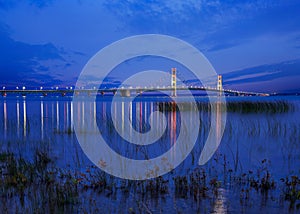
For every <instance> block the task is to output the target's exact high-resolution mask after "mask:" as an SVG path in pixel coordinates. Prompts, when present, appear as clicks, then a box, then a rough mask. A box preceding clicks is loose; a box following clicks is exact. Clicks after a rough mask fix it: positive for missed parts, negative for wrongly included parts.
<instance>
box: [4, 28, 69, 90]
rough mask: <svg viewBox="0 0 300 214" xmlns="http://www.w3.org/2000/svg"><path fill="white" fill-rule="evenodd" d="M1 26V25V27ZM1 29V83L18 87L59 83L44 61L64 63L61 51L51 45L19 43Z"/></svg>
mask: <svg viewBox="0 0 300 214" xmlns="http://www.w3.org/2000/svg"><path fill="white" fill-rule="evenodd" d="M0 26H1V25H0ZM4 29H5V27H3V25H2V27H0V77H1V78H0V83H1V84H5V85H16V84H19V83H28V84H29V83H30V84H31V85H34V84H39V83H41V82H43V83H44V84H52V83H53V82H57V83H59V82H60V81H58V79H56V78H55V76H54V75H53V74H51V73H50V70H49V67H48V66H45V65H43V62H44V61H52V62H53V63H55V62H60V63H61V62H64V58H63V57H62V56H61V55H60V52H59V50H58V49H57V48H56V47H55V46H54V45H53V44H51V43H47V44H41V45H31V44H26V43H23V42H18V41H15V40H13V39H11V38H10V37H9V34H8V33H7V32H6V31H4Z"/></svg>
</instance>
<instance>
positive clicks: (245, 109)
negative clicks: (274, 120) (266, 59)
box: [156, 101, 295, 114]
mask: <svg viewBox="0 0 300 214" xmlns="http://www.w3.org/2000/svg"><path fill="white" fill-rule="evenodd" d="M156 104H157V105H158V107H159V110H160V111H178V110H179V108H178V107H175V106H174V103H172V102H159V103H156ZM177 105H180V106H181V109H182V110H183V111H190V110H191V108H192V105H191V104H190V103H185V102H178V103H177ZM196 105H197V107H198V109H199V111H204V112H208V111H211V109H212V108H214V106H215V105H220V110H221V111H227V112H236V113H243V114H247V113H271V114H275V113H287V112H291V111H294V110H295V106H294V105H293V104H292V103H289V102H287V101H227V102H226V106H225V104H224V103H217V102H215V103H214V102H213V103H212V104H210V103H207V102H197V103H196ZM225 107H226V108H225Z"/></svg>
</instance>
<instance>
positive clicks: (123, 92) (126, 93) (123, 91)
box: [120, 89, 130, 97]
mask: <svg viewBox="0 0 300 214" xmlns="http://www.w3.org/2000/svg"><path fill="white" fill-rule="evenodd" d="M120 94H121V96H122V97H130V90H128V89H121V90H120Z"/></svg>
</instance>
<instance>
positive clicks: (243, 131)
mask: <svg viewBox="0 0 300 214" xmlns="http://www.w3.org/2000/svg"><path fill="white" fill-rule="evenodd" d="M178 100H179V101H180V102H182V103H185V102H186V100H185V98H178ZM197 101H199V102H201V103H207V102H208V100H207V98H205V97H198V98H197ZM280 101H284V102H285V103H287V104H288V105H289V106H290V108H289V109H287V110H286V109H284V110H282V111H278V112H276V111H275V112H274V111H270V108H271V107H270V106H269V105H265V106H263V107H260V108H261V109H262V110H261V111H247V112H245V111H240V110H239V109H238V108H237V109H235V108H232V109H229V111H228V112H227V121H226V126H225V130H224V135H223V137H222V141H221V144H220V146H219V148H218V150H217V152H216V153H215V154H214V155H213V157H212V159H210V160H209V162H207V163H206V164H205V165H204V166H199V165H198V159H199V156H200V153H201V151H202V149H203V147H204V143H205V140H206V139H207V137H208V130H209V128H210V125H214V127H215V128H216V130H217V131H216V133H217V134H218V133H219V134H221V133H222V132H218V130H220V129H221V126H220V124H219V123H220V122H221V121H217V122H215V123H212V122H211V121H210V119H211V117H212V115H211V114H210V111H207V110H205V108H203V109H202V110H201V111H200V115H199V118H197V117H195V116H194V115H193V113H192V110H191V109H190V110H189V107H190V106H189V105H188V104H184V105H185V106H184V109H185V110H184V111H182V112H181V113H179V111H176V110H174V109H173V110H172V109H170V108H169V104H167V105H166V104H165V103H170V99H169V98H162V97H144V98H143V97H142V98H138V99H136V100H134V102H132V103H129V102H127V100H126V98H118V100H117V102H116V103H114V104H113V106H112V104H111V97H98V99H97V101H93V100H90V99H89V98H84V97H82V98H81V99H80V101H79V102H76V103H74V102H73V101H72V98H71V97H30V96H27V97H26V98H24V97H17V98H16V97H6V98H0V121H1V123H0V130H1V131H0V142H1V151H2V152H7V151H9V152H12V153H14V154H15V155H16V156H17V157H23V158H24V159H26V160H28V161H29V162H32V161H33V160H34V156H35V153H36V151H45V152H47V154H48V155H49V157H50V158H51V160H53V162H54V165H55V167H57V168H60V169H63V170H70V171H72V173H77V172H81V173H85V172H86V170H87V168H90V167H92V166H94V164H93V163H92V162H91V161H90V160H89V158H88V157H87V156H86V155H85V154H84V152H83V150H82V149H81V147H80V145H79V143H78V140H77V137H76V134H75V132H74V129H73V127H74V124H76V126H77V128H78V130H79V131H80V130H81V131H82V132H83V133H82V134H83V135H85V136H86V137H90V136H92V135H93V133H92V131H91V132H87V129H86V127H90V126H91V125H94V127H97V129H98V130H99V131H100V133H101V135H102V136H103V138H104V140H105V141H106V142H107V143H108V145H109V146H110V148H111V149H113V150H114V151H116V152H117V153H118V154H120V155H122V156H125V157H128V158H134V159H138V160H144V159H151V158H155V157H158V156H159V155H160V154H163V153H165V152H167V151H169V150H172V147H173V146H174V143H175V142H176V138H177V137H178V134H179V132H180V129H181V128H186V127H188V128H191V127H193V124H195V123H196V122H197V121H199V120H200V129H199V135H198V138H197V141H196V144H195V146H194V148H193V149H192V151H191V153H190V154H189V155H188V157H187V158H186V159H185V160H184V162H183V163H181V164H180V165H179V166H178V167H177V168H176V169H174V170H172V171H171V172H170V173H168V174H166V175H164V176H163V177H162V179H164V180H166V181H168V188H169V189H168V192H167V193H165V194H162V195H159V194H155V195H153V194H152V195H151V194H150V195H149V194H146V195H141V194H140V193H139V192H138V191H136V189H134V188H132V189H128V192H122V191H117V190H115V191H116V192H117V193H114V194H112V195H113V196H107V195H106V194H100V196H99V195H98V194H97V193H95V192H94V191H92V190H87V191H81V192H80V193H79V199H80V203H79V204H76V205H73V206H74V207H75V208H74V209H81V210H86V211H95V210H97V209H100V210H103V209H104V210H108V211H110V212H121V211H124V210H126V212H131V211H135V212H139V211H141V212H147V210H148V209H149V210H148V211H151V212H154V213H158V212H161V211H169V212H174V213H178V212H181V211H182V212H183V211H189V212H199V211H201V212H215V213H225V212H238V213H239V212H242V211H247V212H256V211H262V210H264V211H267V212H279V211H281V212H288V211H290V209H289V201H286V200H284V199H283V198H282V191H281V190H282V189H280V186H281V184H282V183H280V179H282V178H286V177H290V176H294V175H295V176H299V175H300V168H299V165H300V155H299V154H300V145H299V142H300V131H299V130H300V129H299V128H300V122H299V116H300V112H299V110H300V108H299V106H300V98H299V97H228V98H227V102H231V103H243V102H250V103H274V102H280ZM275 108H277V109H280V105H278V106H277V107H276V106H275ZM155 110H159V111H160V112H162V113H163V115H162V114H157V115H156V116H157V118H156V120H155V122H154V124H153V125H152V127H151V126H150V122H149V120H148V118H149V116H150V114H151V112H153V111H155ZM217 111H218V116H217V118H219V119H217V120H222V119H223V117H222V116H224V114H225V113H224V111H222V108H220V109H219V110H217ZM112 113H113V114H112ZM113 117H116V118H113ZM162 117H165V119H166V131H165V132H163V133H162V136H161V137H160V138H159V139H157V140H155V143H154V144H151V145H148V146H142V145H133V144H132V143H129V142H128V141H126V140H124V139H123V138H122V137H121V136H122V135H124V134H126V133H127V134H128V133H129V132H130V133H129V136H131V134H132V133H131V131H132V130H131V129H130V127H129V124H128V121H127V119H129V121H131V124H132V126H133V130H135V131H137V132H141V133H147V132H149V131H151V129H154V132H153V133H157V132H159V131H160V130H162V129H163V123H162V122H161V121H162V120H163V118H162ZM91 118H96V119H95V120H94V119H92V120H91ZM182 118H188V120H187V124H184V125H182V126H183V127H181V125H180V122H181V120H182ZM113 119H115V121H116V124H115V125H114V124H113ZM116 126H117V127H119V128H118V129H119V130H118V131H117V130H116V129H115V127H116ZM145 136H146V137H145V139H141V140H144V141H148V140H150V141H151V139H150V138H152V137H153V136H150V137H149V135H148V136H147V135H145ZM184 137H185V138H186V140H187V141H189V139H190V136H188V135H187V136H184ZM154 138H155V137H154ZM174 155H180V154H177V153H176V154H174ZM125 167H126V166H125ZM202 170H203V171H205V173H206V174H205V175H206V176H207V182H206V185H207V187H208V189H209V190H208V191H207V192H208V196H207V197H202V198H201V197H200V199H201V200H199V195H198V194H197V199H195V196H193V195H192V194H187V193H185V194H183V193H178V191H179V190H178V188H177V187H176V185H178V184H176V179H175V178H176V177H177V178H178V177H179V176H180V177H184V176H188V178H189V180H188V182H189V185H190V184H191V183H190V182H191V176H190V175H191V174H193V173H195V172H200V171H202ZM93 171H95V172H96V173H102V171H101V170H100V169H94V170H93ZM266 173H270V174H271V177H272V180H274V181H275V183H276V188H275V189H273V190H270V191H269V192H268V195H267V196H266V195H264V194H262V193H260V192H259V191H258V192H257V191H255V190H254V188H252V187H251V185H249V183H247V182H248V181H249V180H251V179H252V178H253V179H254V178H255V179H257V180H259V181H261V178H263V177H264V176H265V175H266ZM106 176H107V177H108V179H111V180H113V182H114V183H116V186H117V187H118V188H121V186H122V182H124V181H123V180H122V179H118V178H114V177H109V176H108V175H107V174H106ZM214 179H215V180H216V181H217V182H216V183H214ZM243 182H244V183H243ZM180 185H181V184H180ZM126 188H128V186H127V187H126ZM177 190H178V191H177ZM212 190H215V191H216V192H213V191H212ZM247 190H248V191H249V194H248V193H247ZM148 192H149V191H148ZM182 194H183V195H182ZM247 194H248V195H247ZM88 197H89V198H91V199H92V202H91V200H90V201H89V202H87V200H85V199H86V198H88ZM17 204H18V203H17ZM11 206H12V207H16V206H18V205H11ZM20 206H21V205H20ZM24 206H25V207H26V206H27V208H28V207H29V208H30V197H28V198H27V203H25V205H24ZM21 207H22V206H21ZM90 207H94V208H90ZM121 207H123V209H124V210H123V209H122V208H121ZM29 208H28V209H29ZM72 209H73V208H72ZM89 209H90V210H89ZM73 211H74V210H73Z"/></svg>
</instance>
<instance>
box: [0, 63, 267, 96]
mask: <svg viewBox="0 0 300 214" xmlns="http://www.w3.org/2000/svg"><path fill="white" fill-rule="evenodd" d="M185 90H190V91H195V92H196V91H206V92H216V94H217V95H220V94H222V93H224V94H225V95H226V94H228V95H235V96H269V94H267V93H257V92H246V91H238V90H232V89H224V88H223V83H222V76H221V75H218V81H217V87H203V86H178V85H177V84H176V68H172V79H171V85H170V86H163V87H161V86H157V87H126V88H125V87H121V88H104V89H96V88H93V89H73V88H72V87H70V88H66V89H59V88H55V89H49V90H48V89H43V88H40V89H35V90H28V89H25V87H23V88H22V89H15V90H7V89H5V88H3V89H2V90H0V93H1V94H2V96H4V97H5V96H7V95H8V94H15V95H21V96H27V95H30V94H35V95H40V96H47V95H48V94H49V95H50V94H51V95H61V96H65V95H74V96H76V95H79V94H80V95H91V94H101V95H104V94H107V93H112V94H116V93H117V92H118V93H119V95H120V96H122V97H130V96H131V95H132V94H139V95H141V94H143V93H146V92H155V91H170V92H171V96H173V97H176V96H177V92H178V91H185Z"/></svg>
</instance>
